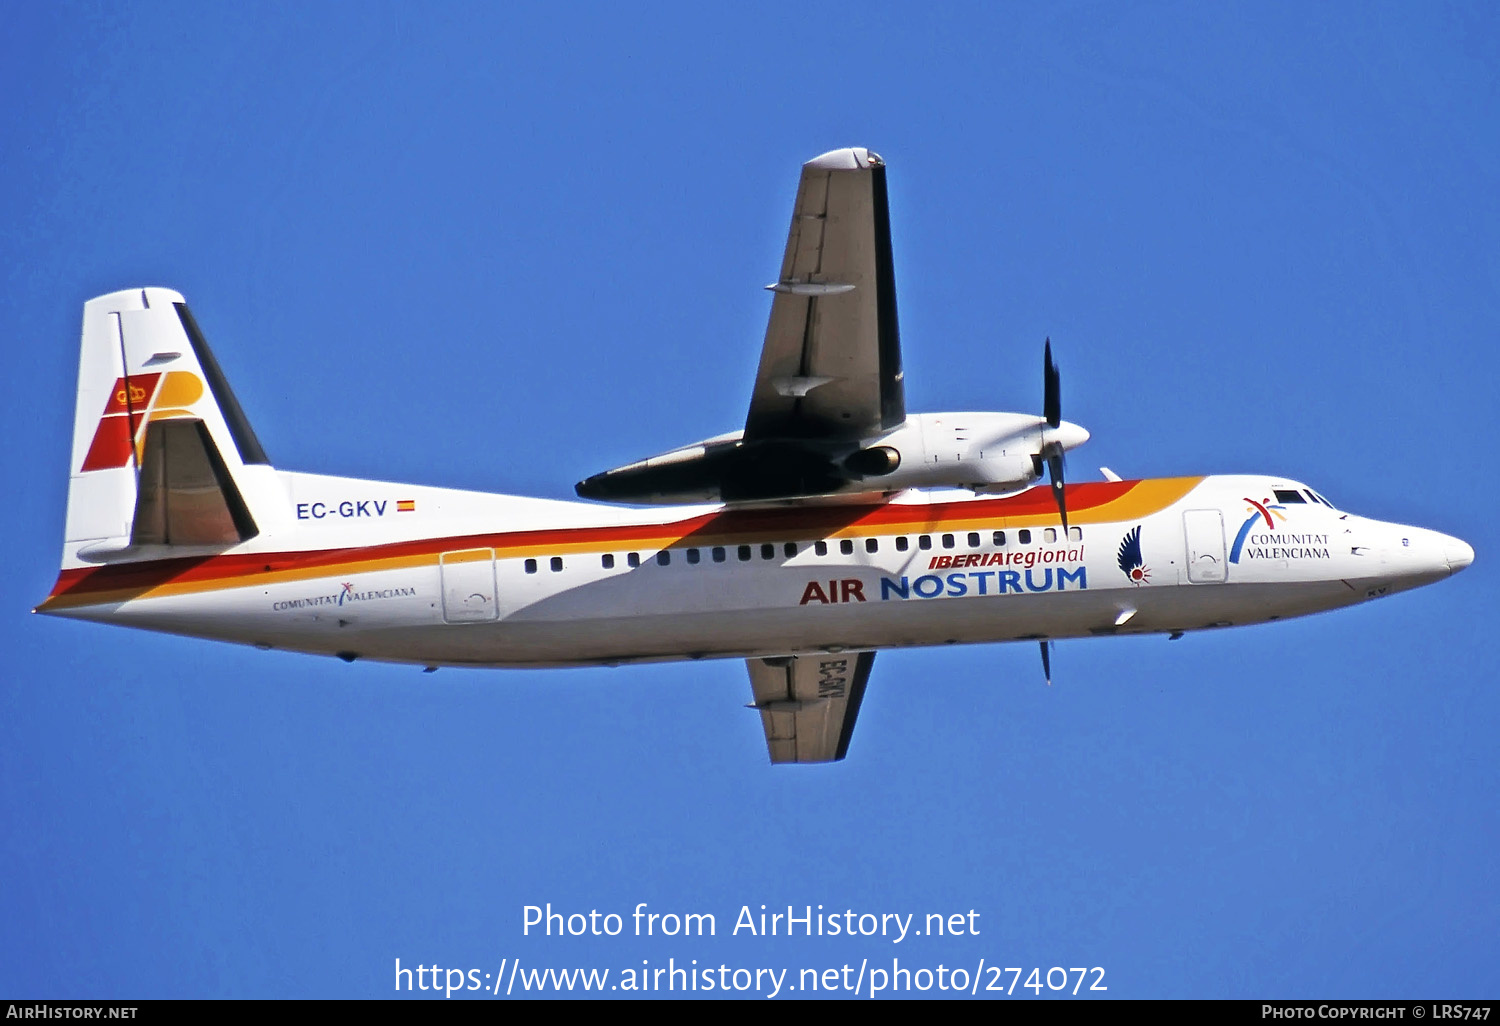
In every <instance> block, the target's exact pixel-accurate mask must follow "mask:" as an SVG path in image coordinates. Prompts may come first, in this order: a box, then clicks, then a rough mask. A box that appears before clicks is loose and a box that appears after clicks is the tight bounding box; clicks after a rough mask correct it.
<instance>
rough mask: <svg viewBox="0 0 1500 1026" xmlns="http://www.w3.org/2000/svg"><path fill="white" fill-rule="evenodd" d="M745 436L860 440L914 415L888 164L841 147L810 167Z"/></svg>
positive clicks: (800, 188)
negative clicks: (899, 313) (905, 377)
mask: <svg viewBox="0 0 1500 1026" xmlns="http://www.w3.org/2000/svg"><path fill="white" fill-rule="evenodd" d="M766 287H767V288H768V289H770V290H771V291H772V292H774V293H775V298H774V299H773V300H772V301H771V320H770V323H769V324H768V325H767V326H766V341H765V345H764V347H763V348H762V349H761V354H760V369H759V371H757V373H756V377H755V391H754V392H753V394H752V395H751V399H750V412H749V415H748V416H747V417H746V419H745V435H744V437H745V439H746V441H751V440H756V439H764V438H785V439H833V440H839V439H858V438H866V437H869V436H870V435H872V434H877V433H879V432H880V431H882V430H888V429H890V428H894V427H897V426H899V425H900V424H901V423H902V421H904V420H905V419H906V397H905V390H904V388H903V387H902V380H901V339H900V334H899V332H898V330H897V322H896V274H895V269H894V266H893V263H892V259H891V219H890V208H889V205H888V203H887V199H886V182H885V162H884V161H882V160H881V159H880V157H879V156H878V155H876V154H874V153H871V152H870V151H869V150H866V149H847V150H834V151H833V152H831V153H825V154H823V155H822V156H821V157H816V158H814V159H813V160H810V161H808V162H807V163H806V164H804V165H802V181H801V183H800V184H799V185H798V187H797V202H796V206H795V207H794V208H793V210H792V226H791V231H790V233H789V234H788V236H787V242H786V254H785V255H784V256H783V257H782V261H781V276H780V278H778V279H777V281H776V282H775V283H773V284H771V285H768V286H766Z"/></svg>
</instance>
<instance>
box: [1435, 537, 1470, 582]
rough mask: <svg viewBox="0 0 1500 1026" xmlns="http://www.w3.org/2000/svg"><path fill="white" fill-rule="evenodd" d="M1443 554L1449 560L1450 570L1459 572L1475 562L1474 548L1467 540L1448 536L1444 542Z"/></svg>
mask: <svg viewBox="0 0 1500 1026" xmlns="http://www.w3.org/2000/svg"><path fill="white" fill-rule="evenodd" d="M1443 555H1444V557H1445V558H1446V559H1447V560H1448V572H1449V573H1454V574H1456V573H1458V572H1459V571H1460V570H1462V569H1463V568H1464V567H1466V566H1468V565H1469V564H1470V563H1472V562H1474V548H1473V546H1471V545H1470V544H1469V543H1468V542H1466V541H1461V540H1459V539H1458V538H1452V537H1448V538H1446V540H1445V541H1444V543H1443Z"/></svg>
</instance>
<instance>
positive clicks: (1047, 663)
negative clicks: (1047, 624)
mask: <svg viewBox="0 0 1500 1026" xmlns="http://www.w3.org/2000/svg"><path fill="white" fill-rule="evenodd" d="M1041 645H1042V674H1043V676H1045V677H1046V678H1047V686H1048V687H1049V688H1050V687H1051V686H1052V642H1050V641H1043V642H1042V643H1041Z"/></svg>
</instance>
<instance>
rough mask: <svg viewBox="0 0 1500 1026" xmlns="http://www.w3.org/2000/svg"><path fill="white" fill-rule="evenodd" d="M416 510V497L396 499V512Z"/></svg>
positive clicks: (412, 511) (413, 511)
mask: <svg viewBox="0 0 1500 1026" xmlns="http://www.w3.org/2000/svg"><path fill="white" fill-rule="evenodd" d="M416 511H417V500H416V499H397V500H396V512H397V513H415V512H416Z"/></svg>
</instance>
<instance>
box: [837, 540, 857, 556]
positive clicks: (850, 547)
mask: <svg viewBox="0 0 1500 1026" xmlns="http://www.w3.org/2000/svg"><path fill="white" fill-rule="evenodd" d="M839 551H840V552H842V553H843V554H844V555H846V556H852V555H854V539H853V538H845V539H844V540H843V541H841V542H839Z"/></svg>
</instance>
